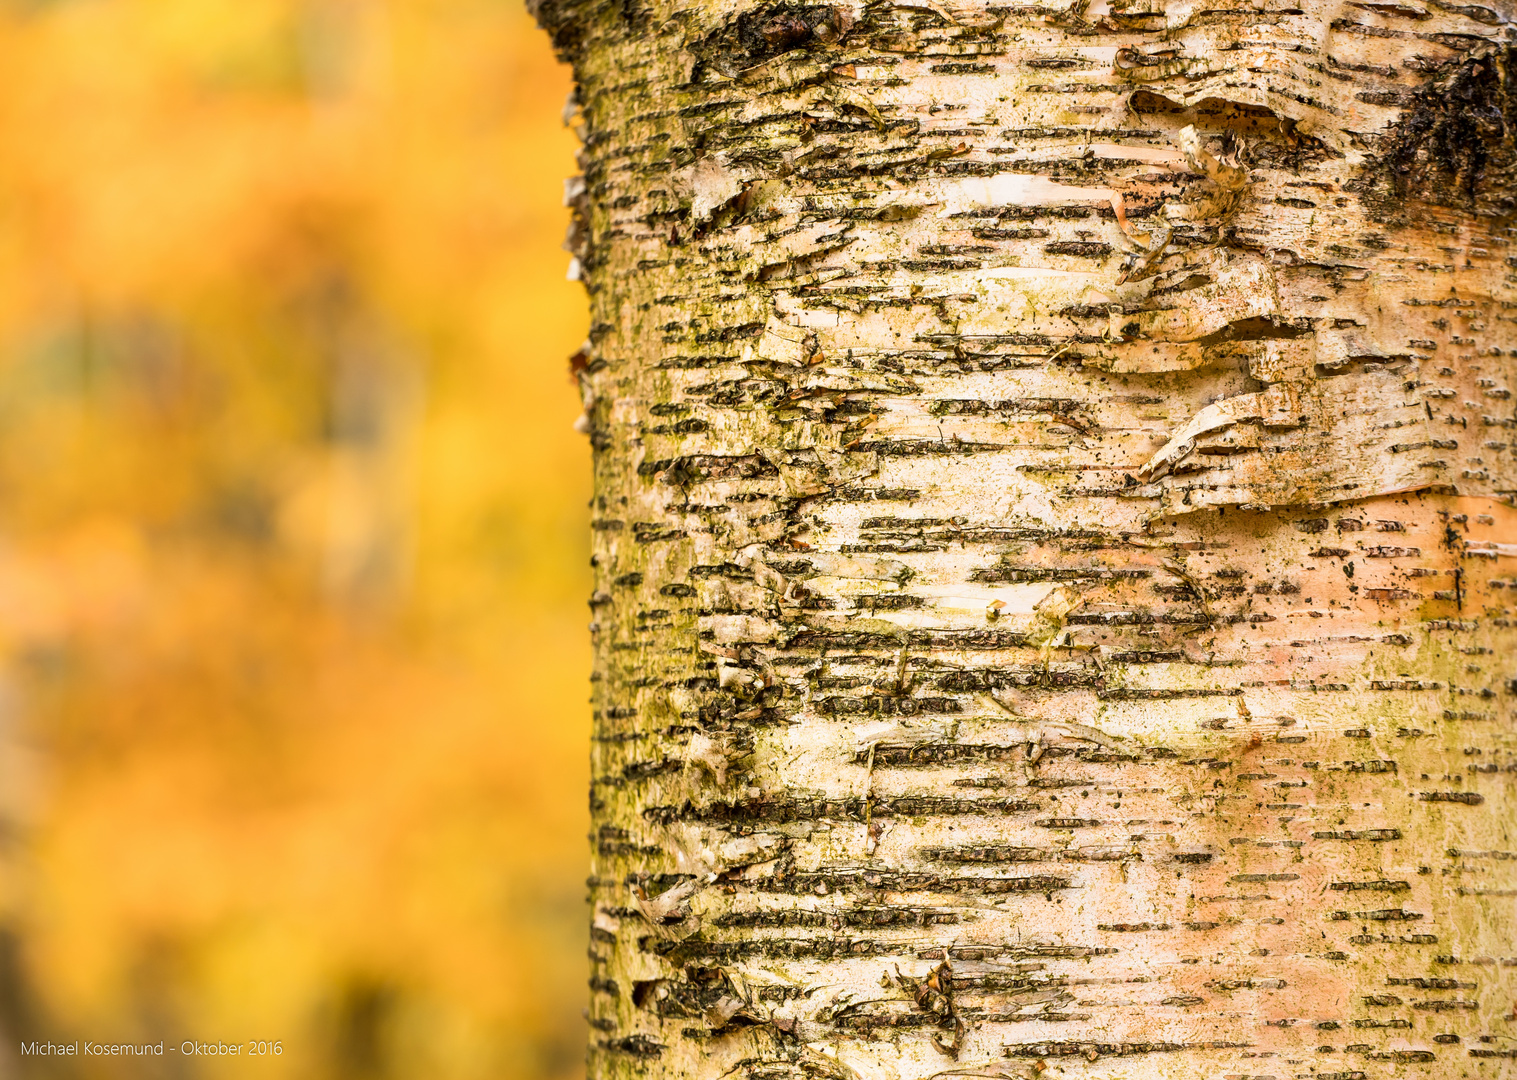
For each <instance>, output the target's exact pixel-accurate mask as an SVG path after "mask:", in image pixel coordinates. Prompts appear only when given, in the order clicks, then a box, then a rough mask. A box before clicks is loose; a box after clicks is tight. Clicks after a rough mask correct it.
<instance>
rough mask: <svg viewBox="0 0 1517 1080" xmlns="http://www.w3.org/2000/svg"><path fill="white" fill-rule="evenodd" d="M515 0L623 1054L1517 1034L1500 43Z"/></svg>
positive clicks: (1510, 471) (1505, 117) (1361, 28)
mask: <svg viewBox="0 0 1517 1080" xmlns="http://www.w3.org/2000/svg"><path fill="white" fill-rule="evenodd" d="M1512 14H1513V13H1512V12H1511V11H1508V10H1505V9H1502V10H1492V9H1489V8H1486V7H1483V6H1478V5H1473V4H1449V3H1441V2H1437V0H1395V2H1364V3H1348V2H1336V0H1332V2H1307V3H1305V4H1303V5H1302V6H1301V7H1299V8H1298V7H1291V6H1287V5H1284V4H1277V3H1274V2H1272V0H1257V2H1253V3H1237V2H1233V0H1216V2H1215V3H1213V4H1211V5H1202V4H1197V3H1192V2H1184V0H1088V2H1087V0H1079V2H1076V3H1074V4H1072V5H1071V4H1068V3H1065V2H1063V0H1049V2H1047V3H1031V4H1015V5H1011V4H989V5H985V4H975V3H969V2H964V0H949V2H943V0H902V2H898V3H869V4H864V5H860V4H846V3H842V4H835V5H811V6H802V5H768V6H756V5H752V4H746V3H737V4H715V3H709V2H707V3H694V4H690V3H684V4H682V3H680V2H679V0H653V2H651V3H649V2H645V0H620V2H618V3H595V2H590V0H583V2H576V0H544V2H543V4H542V6H541V9H540V10H539V11H538V16H539V18H540V19H541V21H542V22H543V23H544V25H545V27H547V28H548V29H549V31H550V32H551V33H552V34H553V35H554V39H555V43H556V45H557V46H558V48H559V49H560V51H561V53H562V54H563V55H565V56H566V58H568V59H569V60H571V61H572V62H573V64H574V65H575V71H576V74H577V78H578V81H579V86H580V90H579V102H580V109H581V114H580V116H579V118H578V121H577V122H579V123H581V124H582V125H583V133H584V137H585V150H584V155H583V157H584V167H585V178H584V181H583V183H577V182H576V183H573V184H571V186H570V189H569V194H570V197H571V201H572V202H573V204H574V206H575V214H576V227H575V229H574V231H573V235H572V236H571V245H572V246H573V247H574V249H575V255H576V259H575V263H574V271H573V272H575V273H577V274H579V275H580V276H582V278H583V279H584V281H585V283H586V286H587V289H588V290H589V294H590V302H591V307H592V313H593V324H594V329H593V332H592V337H591V340H590V342H589V343H588V345H587V347H586V350H585V351H584V353H583V354H582V355H581V356H580V357H579V358H578V361H579V362H580V367H581V374H580V378H581V383H582V386H583V389H584V394H585V401H586V421H585V424H586V428H587V430H588V432H589V434H590V437H591V441H592V443H593V445H594V448H595V476H596V496H595V502H594V515H593V516H594V529H595V538H596V539H595V557H594V564H595V568H596V575H597V589H596V592H595V595H594V596H593V597H592V599H591V606H592V611H593V618H594V622H593V624H592V632H593V634H594V639H595V643H596V649H597V657H598V661H597V670H596V673H595V684H594V685H595V695H594V702H595V706H594V707H595V710H596V712H595V720H596V737H595V745H594V751H593V762H594V773H593V775H594V782H593V783H594V786H593V790H592V794H591V805H592V814H593V818H594V826H595V830H596V831H595V834H594V836H593V842H594V845H595V854H594V870H593V876H592V878H591V879H590V883H589V884H590V897H591V902H592V904H593V909H594V916H593V917H594V925H593V929H592V942H591V965H592V973H591V974H592V978H591V982H590V991H591V1007H590V1017H591V1025H592V1032H591V1036H592V1046H591V1053H590V1070H591V1075H592V1076H593V1077H597V1078H599V1077H621V1076H648V1077H691V1078H697V1077H699V1078H711V1080H715V1078H718V1077H739V1078H754V1080H779V1078H789V1077H795V1078H800V1077H833V1078H839V1080H852V1078H855V1077H857V1078H860V1080H875V1078H881V1080H919V1078H926V1077H932V1076H942V1075H944V1074H952V1075H977V1076H993V1077H1028V1078H1031V1077H1035V1076H1037V1075H1040V1074H1044V1073H1047V1074H1050V1075H1054V1076H1089V1077H1112V1078H1116V1077H1122V1078H1128V1080H1150V1078H1160V1077H1165V1078H1169V1077H1173V1078H1177V1080H1178V1078H1181V1077H1186V1078H1190V1077H1228V1078H1233V1080H1241V1078H1244V1077H1249V1078H1255V1080H1262V1078H1266V1077H1268V1078H1272V1080H1285V1078H1287V1077H1291V1078H1295V1077H1318V1078H1324V1080H1325V1078H1327V1077H1334V1078H1338V1080H1349V1078H1359V1077H1366V1078H1370V1077H1393V1076H1394V1077H1401V1076H1411V1077H1432V1078H1443V1077H1498V1076H1511V1075H1513V1074H1514V1072H1517V1060H1514V1055H1517V1021H1514V1017H1513V1009H1514V1004H1513V1003H1514V999H1517V942H1514V940H1513V931H1514V927H1517V917H1514V916H1517V838H1514V837H1513V835H1512V832H1513V827H1514V824H1517V822H1514V819H1513V807H1514V785H1517V712H1514V710H1517V693H1514V691H1517V684H1514V682H1513V679H1514V676H1517V633H1514V630H1513V627H1512V621H1513V618H1514V612H1513V608H1514V606H1517V509H1514V506H1513V491H1514V489H1517V468H1514V464H1513V462H1514V452H1513V447H1514V445H1517V442H1514V440H1517V430H1514V428H1517V420H1514V416H1517V413H1514V402H1513V400H1512V396H1511V395H1512V390H1513V388H1514V384H1517V329H1514V327H1517V284H1514V282H1517V277H1514V276H1513V275H1514V270H1513V268H1514V267H1517V247H1514V245H1513V244H1512V239H1513V236H1514V233H1513V230H1512V229H1511V228H1510V227H1509V223H1508V222H1507V220H1506V219H1505V218H1503V217H1502V216H1501V215H1503V214H1506V213H1509V212H1510V211H1511V210H1512V209H1513V208H1514V207H1517V186H1514V184H1513V164H1514V161H1517V146H1514V136H1517V123H1514V117H1517V108H1514V104H1513V103H1512V102H1511V100H1510V95H1509V93H1508V91H1509V89H1512V90H1517V63H1514V61H1517V53H1514V51H1513V48H1512V46H1511V45H1510V44H1509V42H1510V41H1511V40H1512V38H1513V36H1514V35H1513V28H1512V26H1511V24H1510V22H1509V20H1510V19H1511V18H1512Z"/></svg>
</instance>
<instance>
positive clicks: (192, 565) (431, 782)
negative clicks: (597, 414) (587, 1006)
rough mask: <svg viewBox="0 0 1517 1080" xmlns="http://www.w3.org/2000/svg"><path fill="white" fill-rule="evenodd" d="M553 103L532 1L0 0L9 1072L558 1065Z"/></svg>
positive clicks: (477, 1069) (3, 843)
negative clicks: (75, 1050) (27, 1042)
mask: <svg viewBox="0 0 1517 1080" xmlns="http://www.w3.org/2000/svg"><path fill="white" fill-rule="evenodd" d="M569 87H570V82H569V77H568V75H567V73H566V71H565V70H563V69H562V68H561V67H560V66H558V65H557V64H556V63H555V61H554V60H553V58H552V56H551V53H550V49H549V46H548V43H547V40H546V37H545V36H544V35H543V34H542V33H541V32H540V31H538V30H537V29H536V28H535V27H534V26H533V25H532V23H531V21H530V20H529V18H528V17H527V15H526V14H525V12H524V11H523V9H522V4H521V2H520V0H0V1077H5V1078H8V1077H12V1076H16V1077H23V1078H29V1077H59V1078H68V1077H80V1078H86V1077H88V1078H94V1077H117V1076H120V1077H144V1076H165V1077H170V1076H172V1077H185V1078H193V1077H200V1076H207V1077H222V1076H225V1077H241V1076H249V1077H252V1076H280V1077H285V1076H289V1077H301V1078H305V1077H310V1078H359V1077H365V1078H367V1077H405V1078H407V1080H410V1078H423V1077H425V1078H427V1080H449V1078H455V1077H457V1078H466V1077H467V1078H473V1077H490V1078H496V1077H500V1078H508V1080H509V1078H514V1077H534V1078H553V1077H572V1076H575V1075H576V1074H579V1073H581V1072H582V1064H581V1048H582V1045H583V1041H584V1022H583V1020H582V1019H581V1013H580V1007H581V997H582V988H583V986H584V977H585V969H584V963H583V956H584V947H585V926H586V917H585V911H584V907H583V881H584V873H585V869H584V867H585V857H584V852H585V840H584V837H585V832H586V828H587V824H586V815H585V810H584V806H585V790H586V787H587V783H586V764H585V763H586V759H587V738H588V726H589V725H588V712H587V706H586V704H585V701H586V697H587V693H588V683H587V678H586V677H587V674H588V670H589V649H588V643H587V635H586V633H585V629H584V626H585V622H586V614H585V608H584V606H583V599H584V597H585V595H587V593H588V592H589V579H588V576H587V575H588V569H587V566H586V561H587V559H588V543H587V539H586V520H587V513H586V510H585V503H586V500H587V498H588V486H589V479H588V476H589V470H588V453H587V446H586V443H585V440H584V439H583V438H582V437H581V436H578V435H576V434H575V433H574V432H573V431H572V430H571V425H572V424H573V422H574V420H575V418H576V416H578V414H579V411H580V408H579V402H578V400H577V395H576V392H575V390H574V388H573V386H572V384H571V382H570V379H569V376H568V366H567V358H568V356H569V355H570V354H571V353H572V352H574V351H575V349H576V348H577V347H578V345H579V343H580V341H581V340H582V339H583V337H584V333H585V313H584V296H583V292H582V291H581V289H580V287H579V286H578V285H576V284H572V283H570V282H567V281H566V280H565V268H566V264H567V262H568V256H567V255H566V254H565V253H564V252H563V251H561V250H560V249H559V244H560V241H561V240H562V237H563V231H564V225H565V222H566V215H565V211H564V210H563V209H562V207H561V197H562V179H563V177H565V176H567V175H569V174H571V173H573V172H574V171H576V170H575V166H574V148H575V140H574V137H573V135H572V133H571V132H569V131H568V130H566V129H565V128H564V126H563V122H562V120H561V114H562V109H563V104H564V99H565V96H566V94H567V92H568V90H569ZM44 1038H50V1039H53V1040H55V1041H59V1040H72V1039H94V1040H104V1041H132V1042H139V1041H149V1042H156V1041H158V1040H160V1039H162V1040H165V1041H167V1042H168V1043H169V1044H170V1045H173V1044H176V1043H178V1042H179V1041H180V1040H183V1039H198V1040H222V1041H231V1042H243V1043H245V1042H247V1041H249V1040H253V1039H264V1040H275V1039H277V1040H280V1041H281V1043H282V1051H283V1052H282V1054H281V1055H280V1056H279V1057H278V1058H268V1059H256V1060H247V1059H243V1060H232V1061H217V1060H214V1059H183V1058H181V1057H179V1055H176V1054H173V1053H170V1054H168V1055H166V1057H165V1058H164V1059H163V1060H162V1061H160V1062H146V1063H142V1062H136V1063H133V1062H113V1061H110V1060H104V1061H102V1060H98V1059H97V1060H94V1061H91V1060H84V1059H62V1060H51V1061H48V1060H41V1059H36V1058H30V1059H26V1060H22V1059H21V1057H20V1056H19V1054H18V1052H17V1049H18V1044H19V1042H20V1041H21V1040H23V1039H44Z"/></svg>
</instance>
